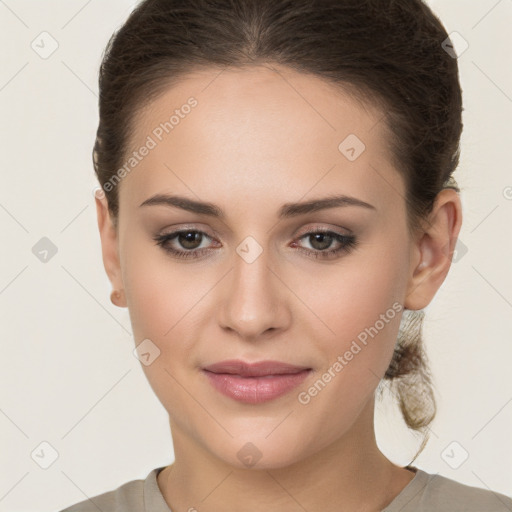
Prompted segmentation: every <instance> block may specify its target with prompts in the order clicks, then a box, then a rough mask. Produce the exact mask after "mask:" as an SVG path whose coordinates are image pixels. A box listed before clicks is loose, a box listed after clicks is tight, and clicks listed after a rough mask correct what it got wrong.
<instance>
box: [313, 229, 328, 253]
mask: <svg viewBox="0 0 512 512" xmlns="http://www.w3.org/2000/svg"><path fill="white" fill-rule="evenodd" d="M313 238H314V241H315V243H316V242H320V247H316V249H317V250H321V249H327V247H329V246H330V245H331V241H332V236H330V235H328V234H326V233H317V234H316V235H313ZM324 239H326V241H325V240H324ZM312 245H313V247H315V244H312Z"/></svg>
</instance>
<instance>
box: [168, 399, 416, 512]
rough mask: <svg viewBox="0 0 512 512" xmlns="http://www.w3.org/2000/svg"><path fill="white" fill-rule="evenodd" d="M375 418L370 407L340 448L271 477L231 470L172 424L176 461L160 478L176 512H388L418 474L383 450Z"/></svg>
mask: <svg viewBox="0 0 512 512" xmlns="http://www.w3.org/2000/svg"><path fill="white" fill-rule="evenodd" d="M373 411H374V401H373V400H372V401H370V403H369V404H367V406H366V407H365V409H364V410H363V411H362V413H361V415H360V416H359V418H358V419H357V421H356V422H355V423H354V425H353V426H352V427H351V428H350V430H349V431H348V432H346V433H345V435H343V436H342V437H340V438H339V439H337V440H336V441H335V442H334V443H332V444H330V445H328V446H325V447H324V448H323V449H322V450H321V451H319V452H316V453H314V454H313V455H311V456H309V457H307V458H304V459H302V460H299V461H298V462H295V463H293V464H291V465H288V466H285V467H280V468H269V469H255V468H244V469H240V468H237V467H234V466H231V465H229V464H227V463H225V462H224V461H222V460H220V459H219V458H217V457H216V456H214V455H213V454H212V453H211V452H209V451H207V450H205V449H204V447H203V446H200V445H198V443H197V442H196V441H195V440H194V439H192V438H190V437H189V436H188V435H187V434H186V433H185V431H184V430H182V429H180V428H179V426H178V425H175V424H171V430H172V436H173V442H174V447H175V461H174V463H173V464H172V465H171V466H168V467H167V468H165V469H164V470H163V471H161V472H160V474H159V475H158V485H159V487H160V489H161V491H162V494H163V496H164V499H165V501H166V502H167V504H168V505H169V507H170V508H171V510H172V511H173V512H181V511H188V510H192V509H194V508H195V509H197V510H203V511H217V510H222V511H223V512H234V511H239V510H247V504H250V508H251V509H253V510H263V509H264V510H267V511H268V512H273V511H276V512H277V511H279V512H292V511H293V512H296V511H297V510H299V508H302V509H304V510H309V511H312V510H322V511H324V512H330V511H332V512H334V511H339V510H340V508H341V507H343V510H344V511H346V512H349V511H358V512H363V511H378V510H382V509H383V508H385V507H386V506H387V505H388V504H389V503H390V502H391V501H392V500H393V499H394V498H395V497H396V496H397V495H398V494H399V493H400V491H401V490H402V489H403V488H404V487H405V486H406V485H407V484H408V483H409V482H410V481H411V480H412V478H413V477H414V473H412V472H411V471H408V470H406V469H403V468H401V467H399V466H396V465H395V464H393V463H392V462H390V461H389V460H388V459H387V458H386V457H385V456H384V455H383V454H382V453H381V452H380V450H379V449H378V446H377V443H376V439H375V432H374V427H373ZM298 507H299V508H298Z"/></svg>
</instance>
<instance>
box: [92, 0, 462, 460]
mask: <svg viewBox="0 0 512 512" xmlns="http://www.w3.org/2000/svg"><path fill="white" fill-rule="evenodd" d="M447 40H448V34H447V32H446V30H445V28H444V27H443V25H442V23H441V22H440V20H439V19H438V18H437V17H436V16H435V15H434V14H433V13H432V11H431V10H430V9H429V7H428V6H427V5H425V4H424V3H423V2H422V1H421V0H215V1H213V0H144V1H142V2H140V3H139V4H138V6H137V7H136V8H135V9H134V10H133V11H132V13H131V14H130V16H129V17H128V19H127V21H126V22H125V23H124V24H123V25H122V26H121V27H120V28H119V29H118V30H117V31H116V32H115V33H114V34H113V35H112V37H111V38H110V40H109V42H108V44H107V47H106V48H105V51H104V53H103V58H102V62H101V66H100V73H99V126H98V130H97V137H96V142H95V145H94V150H93V160H94V167H95V171H96V175H97V177H98V180H99V182H100V185H101V187H102V189H104V190H105V193H106V197H107V201H108V208H109V211H110V213H111V217H112V219H113V221H114V223H116V222H117V217H118V214H119V202H118V193H119V191H118V188H119V187H106V186H105V185H106V184H107V183H108V182H109V180H111V178H112V176H114V174H115V173H116V169H119V168H120V167H121V166H122V165H123V162H124V161H125V158H126V154H127V152H128V147H129V145H130V134H131V133H132V132H133V128H134V126H135V124H136V115H137V114H138V113H139V112H141V111H142V110H143V108H144V106H146V105H147V104H149V103H150V102H151V101H153V100H155V99H156V98H157V97H158V96H159V95H160V94H162V93H164V92H165V91H166V90H168V88H169V87H172V85H173V84H176V83H178V81H179V80H180V79H183V78H185V77H186V75H187V74H189V73H191V72H194V71H196V70H202V69H210V70H211V69H215V68H218V69H225V68H233V69H235V68H243V67H246V66H256V65H275V64H277V65H280V66H285V67H287V68H288V69H292V70H295V71H298V72H302V73H307V74H312V75H314V76H316V77H318V78H320V79H323V80H325V81H327V82H329V83H331V84H334V85H336V86H338V87H339V88H340V89H341V90H343V91H344V92H345V93H347V94H349V95H351V97H353V98H355V99H357V100H359V101H362V102H363V103H364V102H366V104H371V105H374V106H377V107H378V108H379V109H380V112H381V113H382V114H383V117H382V119H383V120H384V122H383V124H382V127H383V129H384V130H385V133H386V137H388V139H387V140H388V142H389V148H390V154H391V158H392V160H393V162H392V163H393V165H394V166H395V168H396V169H397V171H398V172H399V173H400V174H401V176H402V178H403V180H404V183H405V190H406V196H405V198H404V200H405V201H406V204H407V225H408V228H409V230H410V232H411V233H413V232H416V230H421V228H422V226H424V223H425V222H428V216H429V214H430V213H431V212H432V209H433V206H434V202H435V199H436V197H437V195H438V193H439V192H440V191H441V190H442V189H443V188H448V187H449V188H453V189H455V190H456V191H457V192H460V189H459V187H458V186H457V184H456V181H455V180H454V178H453V176H452V173H453V172H454V171H455V169H456V167H457V165H458V163H459V152H460V148H459V140H460V136H461V133H462V126H463V125H462V91H461V88H460V84H459V77H458V64H457V59H456V58H454V56H452V55H450V54H449V53H448V52H447V51H445V50H444V49H443V42H446V41H447ZM109 188H110V190H109ZM423 316H424V315H423V311H419V312H418V311H410V310H404V314H403V317H402V324H401V326H400V334H399V336H398V339H397V343H396V346H395V349H394V354H393V357H392V360H391V363H390V365H389V368H388V370H387V371H386V374H385V376H384V379H385V380H388V381H391V384H392V386H393V389H394V390H395V391H396V395H397V400H398V403H399V406H400V410H401V413H402V416H403V419H404V421H405V423H406V424H407V426H408V427H409V428H411V429H413V430H414V431H418V432H419V431H421V432H425V431H426V429H428V425H429V424H430V423H431V422H432V420H433V419H434V416H435V414H436V403H435V398H434V393H433V389H432V382H431V378H430V375H429V366H428V362H427V359H426V355H425V352H424V350H423V347H422V336H421V323H422V320H423ZM411 318H412V320H411ZM404 325H405V326H407V327H408V328H407V329H405V328H404ZM382 382H383V381H381V384H382ZM427 437H428V435H427V436H426V437H424V440H423V445H422V447H421V448H420V450H419V452H418V453H417V454H416V456H415V458H416V457H417V455H418V454H419V453H420V452H421V451H422V449H423V447H424V446H425V442H426V438H427ZM413 460H414V459H413Z"/></svg>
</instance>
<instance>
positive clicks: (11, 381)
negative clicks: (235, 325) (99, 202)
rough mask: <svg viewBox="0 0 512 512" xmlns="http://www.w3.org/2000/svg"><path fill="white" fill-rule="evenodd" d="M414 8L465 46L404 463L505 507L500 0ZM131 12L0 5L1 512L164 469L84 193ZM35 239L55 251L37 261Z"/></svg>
mask: <svg viewBox="0 0 512 512" xmlns="http://www.w3.org/2000/svg"><path fill="white" fill-rule="evenodd" d="M429 4H430V5H431V6H432V8H433V10H434V12H436V13H437V14H438V15H439V16H440V18H441V20H442V21H443V23H444V25H445V27H446V28H447V31H448V33H452V32H454V31H455V32H457V33H458V35H457V36H456V37H457V38H458V39H457V40H458V41H459V42H460V41H466V42H467V44H468V45H469V46H468V47H467V49H466V50H465V51H464V52H463V53H461V54H460V55H459V57H458V59H459V66H460V76H461V83H462V88H463V94H464V108H465V111H464V125H465V126H464V133H463V136H462V157H461V162H460V165H459V168H458V170H457V172H456V177H457V180H458V182H459V185H460V186H461V188H462V192H461V198H462V204H463V215H464V219H463V226H462V230H461V234H460V237H459V245H458V252H457V253H456V255H455V260H454V263H453V264H452V268H451V269H450V272H449V274H448V277H447V279H446V281H445V282H444V283H443V285H442V287H441V289H440V290H439V292H438V294H437V295H436V297H435V298H434V300H433V301H432V303H431V304H430V305H429V306H428V307H427V308H426V320H425V327H424V335H425V340H426V345H427V351H428V356H429V358H430V363H431V368H432V373H433V376H434V384H435V389H436V393H437V399H438V414H437V417H436V419H435V421H434V423H433V424H432V425H431V433H430V440H429V443H428V444H427V447H426V448H425V450H424V451H423V453H422V454H421V455H420V456H419V458H418V459H416V461H415V462H414V465H416V466H418V467H420V468H422V469H424V470H425V471H428V472H431V473H439V474H441V475H444V476H446V477H449V478H452V479H455V480H457V481H460V482H462V483H466V484H468V485H473V486H477V487H483V488H491V489H493V490H495V491H498V492H502V493H504V494H508V495H512V436H511V432H512V377H511V369H510V362H511V360H512V266H511V262H512V242H511V235H512V228H511V226H512V171H511V164H510V148H511V145H512V143H511V137H512V129H511V127H510V126H511V115H512V68H511V66H510V53H511V50H512V37H511V33H510V27H511V26H512V1H511V0H501V1H497V0H472V1H468V0H432V1H430V2H429ZM134 5H135V2H134V1H129V0H108V1H105V0H103V1H100V0H89V1H86V0H46V1H40V0H8V1H6V2H0V43H1V45H2V50H1V54H0V55H1V59H2V60H1V66H0V108H1V124H0V126H1V133H0V140H1V144H2V146H1V147H2V151H1V158H2V160H1V173H2V179H1V187H0V229H1V258H2V260H1V266H0V312H1V313H0V314H1V319H0V320H1V321H0V327H1V330H2V333H1V334H2V350H1V357H0V361H1V363H0V364H1V388H0V389H1V395H0V431H1V434H2V435H1V438H0V439H1V445H0V453H1V458H0V475H1V478H0V511H2V512H3V511H9V512H22V511H23V512H25V511H35V510H37V511H52V510H59V509H60V508H64V506H66V505H69V504H71V503H75V502H77V501H81V500H84V499H86V498H87V497H90V496H94V495H96V494H99V493H102V492H106V491H108V490H111V489H114V488H116V487H118V486H119V485H121V484H122V483H124V482H127V481H129V480H133V479H137V478H145V477H146V475H147V473H148V472H149V471H151V469H153V468H155V467H157V466H163V465H166V464H169V463H170V462H172V460H173V452H172V442H171V436H170V432H169V427H168V422H167V421H168V418H167V413H166V411H165V410H164V409H163V407H162V406H161V405H160V402H159V401H158V399H157V398H156V397H155V395H154V394H153V392H152V390H151V388H150V386H149V384H148V383H147V381H146V379H145V376H144V374H143V372H142V369H141V363H139V361H138V360H137V359H136V358H135V357H134V355H133V353H132V349H133V347H134V341H133V339H132V337H131V326H130V321H129V316H128V311H127V310H126V309H119V308H117V307H115V306H113V305H112V304H111V303H110V300H109V294H110V291H111V287H110V283H109V281H108V279H107V277H106V275H105V272H104V269H103V264H102V261H101V250H100V241H99V236H98V232H97V225H96V211H95V206H94V198H93V189H94V188H95V187H96V186H97V182H96V180H95V176H94V173H93V167H92V161H91V148H92V145H93V142H94V138H95V132H96V128H97V122H98V112H97V100H98V98H97V93H98V88H97V75H98V67H99V64H100V60H101V55H102V52H103V49H104V47H105V45H106V43H107V40H108V38H109V37H110V35H111V34H112V32H113V31H114V30H115V29H116V28H118V27H119V26H120V25H121V24H122V23H123V21H124V20H125V19H126V17H127V15H128V13H129V12H130V11H131V9H132V8H133V6H134ZM42 32H47V34H43V35H41V33H42ZM459 35H460V36H461V37H462V38H463V39H461V38H460V37H459ZM41 38H45V43H44V44H42V43H40V41H41ZM38 41H39V43H38ZM52 44H53V45H56V44H58V47H57V48H56V50H55V51H54V52H53V53H52V54H51V55H50V56H47V58H43V57H42V56H41V52H43V50H44V51H47V52H49V51H51V50H52ZM37 45H39V46H37ZM34 47H35V48H38V50H36V49H34ZM43 47H44V48H43ZM462 48H463V46H460V49H462ZM44 237H46V238H47V239H49V241H51V243H50V242H49V241H48V240H43V241H41V239H43V238H44ZM37 244H43V245H44V244H46V247H53V252H55V250H56V251H57V252H56V253H55V254H53V253H52V249H50V252H49V253H48V261H46V262H44V261H41V260H40V258H39V257H38V256H37V254H38V250H37V249H38V248H40V245H37ZM376 427H377V436H378V443H379V446H380V447H381V449H382V451H383V452H384V453H385V454H386V455H387V456H388V457H389V458H390V459H391V460H392V461H393V462H395V463H397V464H403V465H405V464H407V463H408V462H409V461H410V459H412V457H413V455H414V453H416V450H417V448H418V447H419V442H420V439H419V438H417V437H415V436H413V435H412V434H411V433H410V432H408V430H407V428H406V427H405V424H404V423H403V422H402V420H401V418H400V416H399V413H398V408H397V407H396V406H395V405H394V404H392V403H390V402H389V401H388V402H386V401H384V402H382V403H379V404H378V405H377V416H376ZM45 466H46V467H45ZM455 466H457V467H455Z"/></svg>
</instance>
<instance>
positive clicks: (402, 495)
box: [144, 465, 428, 512]
mask: <svg viewBox="0 0 512 512" xmlns="http://www.w3.org/2000/svg"><path fill="white" fill-rule="evenodd" d="M166 467H167V466H160V467H157V468H154V469H153V470H152V471H151V472H150V473H149V474H148V476H147V477H146V480H145V482H144V510H145V511H148V512H149V511H151V512H173V511H172V510H171V508H170V507H169V505H167V502H166V501H165V500H164V497H163V494H162V491H160V487H158V481H157V477H158V474H159V473H160V472H161V471H163V470H164V469H165V468H166ZM403 469H406V470H408V471H410V472H411V473H414V477H413V478H412V479H411V481H410V482H409V483H408V484H407V485H406V486H405V487H404V488H403V489H402V490H401V491H400V492H399V493H398V494H397V495H396V496H395V497H394V499H393V501H392V502H391V503H389V504H388V505H387V506H386V508H383V509H382V510H381V512H393V511H394V510H400V509H401V508H403V507H404V506H405V505H406V504H407V503H409V501H411V499H412V498H414V496H416V494H418V493H419V492H420V491H421V490H422V489H423V488H424V487H425V486H426V484H427V482H428V474H427V473H425V471H423V470H421V469H420V468H418V467H416V466H410V465H407V466H404V467H403Z"/></svg>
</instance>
